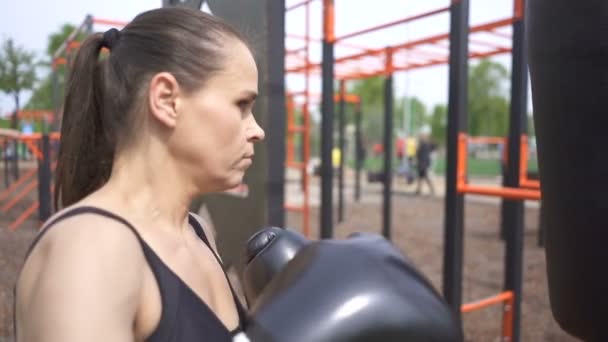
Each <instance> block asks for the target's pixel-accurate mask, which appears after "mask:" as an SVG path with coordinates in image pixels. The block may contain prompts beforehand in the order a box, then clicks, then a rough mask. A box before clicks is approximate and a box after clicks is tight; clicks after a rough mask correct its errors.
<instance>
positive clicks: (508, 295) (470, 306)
mask: <svg viewBox="0 0 608 342" xmlns="http://www.w3.org/2000/svg"><path fill="white" fill-rule="evenodd" d="M512 299H513V292H511V291H505V292H502V293H499V294H497V295H495V296H492V297H488V298H484V299H481V300H478V301H475V302H472V303H467V304H463V305H462V307H461V309H460V311H461V312H462V313H467V312H471V311H475V310H479V309H483V308H486V307H488V306H492V305H495V304H498V303H504V302H506V301H509V300H512Z"/></svg>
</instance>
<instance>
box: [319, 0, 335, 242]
mask: <svg viewBox="0 0 608 342" xmlns="http://www.w3.org/2000/svg"><path fill="white" fill-rule="evenodd" d="M323 26H324V27H323V60H322V63H321V64H322V86H321V89H322V96H321V210H320V211H321V215H320V218H321V239H328V238H332V237H333V218H332V209H333V194H332V190H333V168H332V163H331V150H332V147H333V132H334V38H335V37H334V0H323Z"/></svg>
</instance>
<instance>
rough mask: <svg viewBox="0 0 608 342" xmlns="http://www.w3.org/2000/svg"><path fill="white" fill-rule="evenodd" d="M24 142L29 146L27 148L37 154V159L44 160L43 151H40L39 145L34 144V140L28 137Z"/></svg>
mask: <svg viewBox="0 0 608 342" xmlns="http://www.w3.org/2000/svg"><path fill="white" fill-rule="evenodd" d="M23 143H25V146H27V148H28V149H29V150H30V151H31V152H32V154H33V155H35V156H36V159H38V160H42V152H40V150H39V149H38V146H36V144H34V141H33V140H29V139H28V140H25V141H23Z"/></svg>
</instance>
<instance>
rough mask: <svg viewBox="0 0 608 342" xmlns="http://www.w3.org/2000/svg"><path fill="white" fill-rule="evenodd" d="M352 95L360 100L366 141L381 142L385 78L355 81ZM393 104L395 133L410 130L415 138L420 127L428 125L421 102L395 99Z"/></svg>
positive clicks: (425, 111) (413, 99)
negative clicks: (400, 130) (399, 130)
mask: <svg viewBox="0 0 608 342" xmlns="http://www.w3.org/2000/svg"><path fill="white" fill-rule="evenodd" d="M349 92H351V93H354V94H357V95H359V97H360V98H361V103H362V112H363V118H362V126H363V132H364V135H365V137H366V139H367V141H368V142H381V141H382V136H383V133H384V114H383V113H384V78H383V77H371V78H366V79H363V80H360V81H356V82H354V83H353V86H352V87H351V88H350V89H349ZM393 101H394V102H393V123H394V126H393V127H394V128H395V129H396V130H398V129H401V128H403V127H407V128H408V130H410V132H412V133H413V134H415V133H416V132H417V131H418V130H419V129H420V127H422V126H423V125H426V124H428V122H429V117H428V115H427V109H426V106H425V105H424V103H423V102H422V101H421V100H420V99H418V98H416V97H395V98H394V99H393ZM404 120H406V122H405V123H404Z"/></svg>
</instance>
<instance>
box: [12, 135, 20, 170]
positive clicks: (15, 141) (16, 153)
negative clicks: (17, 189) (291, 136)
mask: <svg viewBox="0 0 608 342" xmlns="http://www.w3.org/2000/svg"><path fill="white" fill-rule="evenodd" d="M19 145H20V142H19V138H15V139H13V150H12V152H13V177H14V178H15V180H17V179H19Z"/></svg>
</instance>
